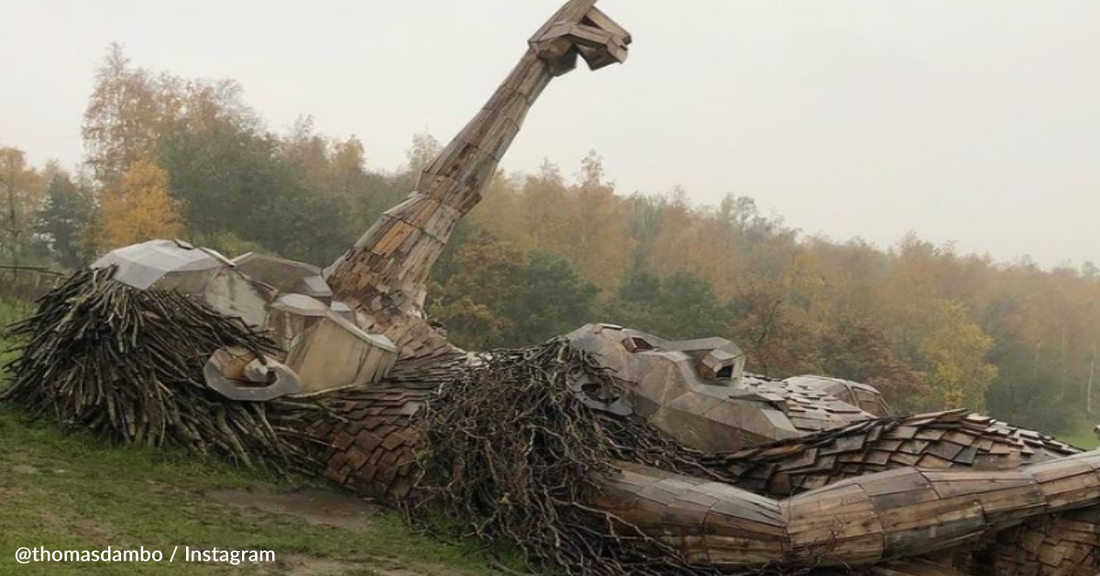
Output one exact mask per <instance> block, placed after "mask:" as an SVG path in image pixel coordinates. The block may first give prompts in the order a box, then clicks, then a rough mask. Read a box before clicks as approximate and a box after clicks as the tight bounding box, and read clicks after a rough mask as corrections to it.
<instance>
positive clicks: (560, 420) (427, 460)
mask: <svg viewBox="0 0 1100 576" xmlns="http://www.w3.org/2000/svg"><path fill="white" fill-rule="evenodd" d="M578 380H586V381H588V382H590V384H588V386H587V388H586V391H587V392H588V394H589V395H590V396H598V397H602V398H609V397H614V396H616V395H618V394H619V393H620V391H619V390H618V388H617V385H616V383H615V382H614V380H613V379H612V378H611V377H610V375H608V374H607V373H605V372H604V370H603V369H601V368H600V367H599V366H598V365H597V364H596V363H595V361H594V360H593V359H592V358H591V357H589V356H588V355H587V354H586V353H584V352H582V351H579V350H577V349H576V348H573V347H571V346H570V345H569V344H568V342H566V341H565V340H563V339H558V340H553V341H551V342H549V343H547V344H544V345H540V346H534V347H530V348H524V349H519V350H499V351H495V352H492V353H490V354H487V355H486V356H485V357H484V358H483V359H482V361H481V362H479V363H478V364H477V365H475V366H473V367H471V368H470V369H468V370H466V371H465V372H464V373H463V374H462V375H461V376H460V377H459V378H458V379H457V380H455V381H454V382H452V383H450V384H448V385H445V386H444V387H443V388H442V389H441V390H440V393H439V395H438V396H437V397H436V398H434V399H433V400H432V401H431V402H430V404H429V407H428V409H427V410H425V411H424V412H423V414H422V416H420V418H421V421H420V422H419V425H420V426H422V430H424V434H425V436H426V437H425V442H424V445H425V451H424V452H423V453H422V454H421V455H420V460H419V466H420V469H421V474H422V476H421V478H420V479H419V481H418V485H417V491H416V493H415V497H414V498H413V500H412V501H411V503H410V504H409V508H408V512H409V514H410V515H411V516H412V518H413V519H414V520H416V519H424V520H430V521H435V522H437V521H438V520H439V519H440V517H443V518H446V519H447V520H448V523H449V524H451V525H456V524H457V525H459V526H462V527H463V528H464V529H465V532H467V535H469V536H475V537H478V538H482V539H485V540H488V541H497V542H505V543H508V544H510V545H515V546H518V547H519V548H521V549H522V551H523V552H524V553H525V555H526V556H527V557H528V558H530V559H531V560H533V561H535V562H536V563H539V564H550V565H553V566H557V567H559V568H560V569H561V570H563V571H564V572H565V573H568V574H585V575H588V574H596V575H625V574H642V575H656V574H713V573H714V572H713V571H712V570H710V569H707V568H701V567H698V566H690V565H689V564H688V563H687V562H685V561H684V559H683V558H681V557H680V555H679V554H678V553H677V551H676V550H673V549H671V548H669V547H667V546H664V545H663V544H661V543H659V542H657V541H655V540H652V539H649V538H646V537H644V536H643V535H642V534H641V532H640V531H639V530H637V529H636V528H634V527H633V526H631V525H630V524H628V523H626V522H623V521H621V520H619V519H617V518H615V517H613V516H611V515H610V514H608V513H606V512H602V511H599V510H596V509H593V508H591V507H589V506H587V505H586V504H585V503H586V502H590V501H591V500H592V498H593V497H594V496H595V495H596V494H598V493H599V490H600V484H601V478H604V477H606V476H607V475H609V474H612V473H614V472H615V468H614V461H615V460H626V461H632V462H638V463H645V464H650V465H655V466H659V467H661V468H663V469H667V470H676V471H681V472H684V473H693V474H696V475H705V476H708V477H719V478H720V477H721V473H720V472H719V471H717V470H712V469H708V468H707V467H706V466H705V465H704V464H703V463H702V460H701V459H702V458H703V454H701V453H697V452H694V451H691V450H688V449H685V448H683V447H682V446H680V445H679V444H678V443H676V442H674V441H672V440H670V439H668V438H666V437H664V436H662V435H661V434H660V433H659V432H658V431H656V430H654V429H652V428H650V427H649V426H647V425H645V424H644V423H642V422H641V421H640V419H636V418H632V417H615V416H612V415H610V414H606V413H603V412H599V411H595V410H592V409H590V408H589V407H587V406H586V405H585V404H584V402H582V401H581V400H579V399H578V398H577V396H576V394H575V393H574V392H573V391H572V390H571V389H570V384H571V383H574V382H577V381H578Z"/></svg>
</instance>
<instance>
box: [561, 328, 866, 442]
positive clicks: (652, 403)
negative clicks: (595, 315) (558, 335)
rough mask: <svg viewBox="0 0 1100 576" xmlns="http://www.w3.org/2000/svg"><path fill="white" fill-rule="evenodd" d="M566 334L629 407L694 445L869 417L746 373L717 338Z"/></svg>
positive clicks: (621, 331) (818, 394)
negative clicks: (619, 386)
mask: <svg viewBox="0 0 1100 576" xmlns="http://www.w3.org/2000/svg"><path fill="white" fill-rule="evenodd" d="M568 338H569V340H570V342H571V343H572V344H573V345H574V346H576V347H577V348H580V349H582V350H585V351H588V352H591V353H593V354H595V355H596V357H597V358H598V359H599V360H600V362H601V364H603V365H604V366H606V367H608V368H609V369H611V370H612V371H613V373H614V375H615V377H616V378H617V379H619V380H620V381H621V382H622V383H623V384H624V386H625V388H626V390H627V391H628V394H629V397H628V398H627V400H628V402H629V404H630V407H631V408H632V409H633V411H634V412H636V413H638V414H639V415H641V416H642V417H644V418H646V419H647V420H648V421H649V423H650V424H652V425H653V426H655V427H657V428H659V429H660V430H662V431H664V432H665V433H666V434H668V435H670V436H672V437H673V438H676V439H677V440H679V441H680V442H682V443H684V444H685V445H687V446H690V447H692V448H697V449H700V450H707V451H713V452H726V451H732V450H737V449H740V448H743V447H745V446H752V445H757V444H761V443H766V442H771V441H775V440H782V439H786V438H795V437H799V436H803V435H805V434H807V433H809V432H815V431H817V430H821V429H825V428H832V427H836V426H843V425H845V424H849V423H851V422H853V421H857V420H863V419H866V418H869V417H870V415H869V414H867V413H866V412H863V411H862V410H860V409H858V408H855V407H853V406H851V405H849V404H847V403H844V402H842V401H840V400H838V399H837V398H835V397H833V396H831V395H829V394H827V393H825V392H822V391H821V390H820V389H816V388H814V387H811V386H805V385H801V384H797V383H793V382H788V381H770V380H767V379H761V378H757V377H753V376H749V375H745V374H744V362H745V355H744V353H743V352H742V351H741V349H740V348H738V347H737V345H735V344H734V343H733V342H730V341H729V340H725V339H723V338H705V339H700V340H682V341H669V340H664V339H661V338H658V337H656V336H653V335H651V334H646V333H644V332H639V331H637V330H631V329H627V328H623V327H621V326H614V325H609V324H588V325H586V326H583V327H581V328H580V329H578V330H576V331H574V332H572V333H570V334H569V335H568Z"/></svg>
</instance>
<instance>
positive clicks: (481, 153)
mask: <svg viewBox="0 0 1100 576" xmlns="http://www.w3.org/2000/svg"><path fill="white" fill-rule="evenodd" d="M552 78H553V74H551V72H550V69H549V65H548V64H547V63H546V62H545V61H544V60H543V59H541V58H539V57H538V55H537V54H536V53H535V51H534V49H528V51H527V53H526V54H525V55H524V57H523V58H522V59H521V60H520V62H519V64H517V65H516V67H515V69H514V70H513V71H512V73H511V74H510V75H509V76H508V78H507V79H506V80H505V81H504V83H503V84H502V85H501V86H500V87H499V88H497V90H496V92H495V93H494V94H493V96H492V98H491V99H490V100H489V102H488V103H486V104H485V107H484V108H483V109H482V110H481V112H479V113H478V114H477V116H476V117H474V119H473V120H471V121H470V123H469V124H467V125H466V128H465V129H463V130H462V132H461V133H459V135H458V136H457V137H456V138H455V139H454V140H453V141H451V143H450V144H449V145H448V146H447V148H445V149H444V150H443V152H442V153H441V154H440V156H439V157H438V158H437V159H436V160H435V161H434V162H433V163H432V164H431V165H430V166H428V167H427V168H426V169H424V172H423V173H422V174H421V175H420V180H419V182H418V184H417V187H416V190H415V191H414V192H413V193H412V194H411V195H409V197H408V198H407V199H406V200H405V201H404V202H402V203H401V204H399V205H397V206H395V207H393V208H391V209H389V210H387V211H386V213H385V214H384V215H383V216H382V217H381V218H380V219H379V220H378V221H377V222H375V223H374V225H373V226H371V228H370V229H369V230H367V232H366V233H365V234H364V235H363V237H362V238H360V239H359V241H358V242H356V243H355V246H354V247H353V248H352V249H351V250H350V251H348V253H347V254H346V255H345V256H344V257H343V258H341V259H340V260H338V261H337V262H336V263H335V264H333V266H332V268H330V269H329V271H328V282H329V284H330V285H331V287H332V289H333V291H334V293H336V294H337V295H338V296H339V297H340V298H342V299H344V301H346V302H347V303H348V304H350V305H352V306H355V307H358V308H360V309H363V310H365V311H368V312H372V313H374V312H381V311H389V312H394V313H403V314H409V315H412V316H420V315H422V306H423V304H424V295H425V292H424V290H425V282H426V280H427V278H428V274H429V273H430V271H431V267H432V265H433V264H434V263H435V261H436V260H437V259H438V258H439V254H440V253H441V252H442V251H443V247H444V246H445V245H446V244H447V241H448V240H449V239H450V237H451V233H452V232H453V231H454V228H455V226H456V225H457V224H458V222H459V220H461V219H462V217H463V216H465V215H466V214H467V213H468V212H469V211H470V210H471V209H472V208H473V207H474V206H475V205H477V203H478V202H479V201H480V200H481V192H482V190H483V189H484V188H485V186H486V185H487V184H488V183H489V181H490V180H491V179H492V177H493V174H494V173H495V172H496V168H497V165H498V163H499V162H500V159H501V158H503V157H504V154H505V152H507V150H508V147H509V146H510V145H511V144H512V141H513V140H514V139H515V137H516V134H518V133H519V130H520V127H521V126H522V125H523V120H524V118H525V117H526V116H527V112H528V111H529V110H530V109H531V105H532V104H533V103H534V102H535V100H537V99H538V97H539V95H540V94H542V91H543V89H545V88H546V86H547V85H548V84H549V83H550V80H551V79H552Z"/></svg>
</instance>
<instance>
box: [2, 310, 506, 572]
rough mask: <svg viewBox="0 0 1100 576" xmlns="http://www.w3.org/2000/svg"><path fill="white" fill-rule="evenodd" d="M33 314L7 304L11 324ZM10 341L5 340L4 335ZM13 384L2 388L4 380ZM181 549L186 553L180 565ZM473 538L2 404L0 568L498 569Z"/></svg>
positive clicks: (292, 482)
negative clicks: (104, 559)
mask: <svg viewBox="0 0 1100 576" xmlns="http://www.w3.org/2000/svg"><path fill="white" fill-rule="evenodd" d="M26 311H27V308H26V307H24V306H16V305H13V304H11V303H10V302H9V303H3V302H0V323H6V322H7V321H10V320H12V319H14V317H16V316H18V315H20V314H23V313H25V312H26ZM0 345H2V343H0ZM0 386H2V384H0ZM23 546H26V547H31V548H34V547H39V546H44V547H45V548H46V549H50V550H54V549H56V550H67V549H68V550H104V549H105V548H106V547H107V546H111V547H112V548H113V549H136V548H138V547H141V546H144V547H145V548H146V549H147V550H153V549H155V550H160V551H161V552H162V554H163V558H164V561H162V562H160V563H151V564H145V563H131V564H112V563H84V564H82V563H79V562H77V563H49V564H42V563H38V564H34V563H32V564H26V565H20V564H17V563H16V561H15V551H16V550H17V549H18V548H20V547H23ZM176 546H179V549H178V552H177V557H176V561H175V562H172V563H169V562H168V561H167V560H168V557H169V555H170V554H171V553H172V550H173V549H174V548H175V547H176ZM185 546H189V547H190V548H191V549H196V548H198V549H203V550H209V549H211V548H214V547H217V548H218V549H235V550H253V549H255V550H272V551H274V556H275V562H274V563H266V564H256V565H245V564H241V565H237V566H232V565H228V564H222V565H219V564H203V563H194V562H192V563H187V562H183V561H182V558H183V554H184V547H185ZM486 566H487V563H486V561H485V559H484V558H483V557H482V556H481V555H480V554H479V553H478V552H477V551H476V550H474V549H473V547H472V546H471V545H468V544H467V545H459V546H451V545H447V544H443V543H441V542H439V541H437V540H434V539H431V538H428V537H426V536H420V535H417V534H413V533H411V532H410V531H409V529H407V528H406V527H405V526H404V524H403V523H402V521H401V519H400V518H399V517H398V516H397V515H396V514H395V513H393V512H391V511H388V510H385V509H382V508H379V507H376V506H372V505H370V504H367V503H365V502H363V501H361V500H359V499H357V498H354V497H351V496H349V495H346V494H342V493H337V492H334V491H332V490H331V489H328V488H326V487H324V486H322V485H320V484H318V485H310V483H309V482H308V481H307V480H304V479H301V478H278V477H275V476H273V475H272V474H271V473H266V474H265V473H259V474H257V473H252V472H247V471H243V470H238V469H234V468H231V467H229V466H226V465H221V464H218V463H211V462H200V461H196V460H195V459H193V458H190V457H188V456H186V455H184V454H181V453H179V452H175V451H171V450H160V451H153V450H144V449H134V448H123V447H110V446H107V445H105V444H104V443H103V442H102V441H100V440H98V439H95V438H91V437H88V436H86V435H83V434H80V433H76V434H63V433H62V432H61V431H60V430H59V429H58V428H57V427H56V426H54V425H50V424H45V423H33V422H28V421H27V420H26V419H25V417H24V415H22V414H19V413H17V412H15V411H14V410H13V409H12V408H10V407H7V406H3V405H0V575H7V574H20V575H43V576H44V575H54V574H59V575H70V574H71V575H76V574H92V575H112V576H113V575H122V576H125V575H137V574H143V575H144V574H152V575H157V574H166V575H167V574H172V575H192V574H242V575H247V574H262V575H283V574H285V575H298V576H329V575H343V576H370V575H374V576H422V575H435V574H439V575H444V574H446V575H450V574H466V575H481V574H490V573H491V572H490V570H489V569H488V568H487V567H486Z"/></svg>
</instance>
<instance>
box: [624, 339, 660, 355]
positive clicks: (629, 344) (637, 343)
mask: <svg viewBox="0 0 1100 576" xmlns="http://www.w3.org/2000/svg"><path fill="white" fill-rule="evenodd" d="M623 347H625V348H626V349H627V350H629V351H631V352H645V351H646V350H656V349H657V347H656V346H654V345H653V344H650V343H649V341H648V340H646V339H645V338H642V337H640V336H628V337H627V338H624V339H623Z"/></svg>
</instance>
